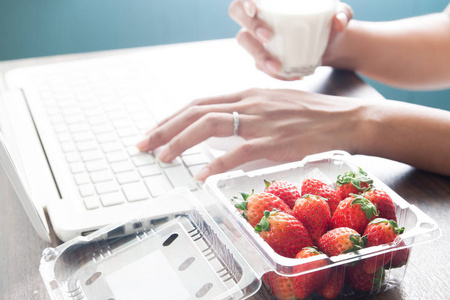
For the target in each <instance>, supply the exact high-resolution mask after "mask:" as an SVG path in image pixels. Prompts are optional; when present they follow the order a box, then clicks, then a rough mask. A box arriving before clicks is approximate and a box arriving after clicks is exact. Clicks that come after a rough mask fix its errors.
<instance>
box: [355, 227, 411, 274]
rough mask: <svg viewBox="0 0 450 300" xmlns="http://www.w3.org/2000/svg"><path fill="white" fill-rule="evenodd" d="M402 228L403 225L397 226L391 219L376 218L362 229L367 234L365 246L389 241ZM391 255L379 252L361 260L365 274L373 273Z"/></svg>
mask: <svg viewBox="0 0 450 300" xmlns="http://www.w3.org/2000/svg"><path fill="white" fill-rule="evenodd" d="M404 230H405V228H404V227H402V228H398V225H397V222H395V221H393V220H387V219H383V218H376V219H375V220H372V221H371V222H370V223H369V224H368V225H367V227H366V229H365V230H364V235H365V236H367V247H372V246H378V245H383V244H388V243H391V242H393V241H394V240H395V239H396V238H397V236H398V235H399V234H402V233H403V231H404ZM394 255H395V254H394ZM391 256H392V253H389V254H387V255H386V257H385V255H384V254H381V255H377V256H374V257H370V258H367V259H365V260H364V261H363V262H362V269H363V270H364V272H366V273H367V274H373V273H375V272H376V271H377V270H378V269H379V268H381V267H382V266H383V265H385V264H386V262H388V261H389V260H390V259H391Z"/></svg>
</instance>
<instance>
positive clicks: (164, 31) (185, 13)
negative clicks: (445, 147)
mask: <svg viewBox="0 0 450 300" xmlns="http://www.w3.org/2000/svg"><path fill="white" fill-rule="evenodd" d="M230 2H231V0H0V60H9V59H19V58H26V57H36V56H47V55H55V54H66V53H76V52H87V51H96V50H106V49H117V48H128V47H139V46H149V45H157V44H170V43H179V42H188V41H198V40H205V39H218V38H230V37H233V36H234V35H235V34H236V32H237V31H238V30H239V27H238V25H237V24H235V23H234V22H233V21H232V20H231V19H230V18H229V17H228V5H229V3H230ZM346 2H347V3H349V4H350V5H351V6H352V7H353V9H354V12H355V18H356V19H360V20H370V21H382V20H394V19H397V18H404V17H410V16H415V15H420V14H426V13H433V12H439V11H442V10H443V9H444V8H445V7H446V6H447V5H448V3H449V1H448V0H396V1H392V0H347V1H346ZM449 51H450V50H449ZM365 79H366V80H367V81H369V83H370V84H372V85H373V86H374V87H375V88H377V89H378V90H379V91H380V92H381V93H382V94H383V95H384V96H385V97H386V98H390V99H398V100H404V101H408V102H413V103H418V104H424V105H429V106H433V107H439V108H443V109H447V110H450V90H446V91H437V92H411V91H404V90H399V89H393V88H390V87H387V86H384V85H382V84H379V83H377V82H374V81H371V80H368V79H367V78H365Z"/></svg>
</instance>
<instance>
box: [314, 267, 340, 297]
mask: <svg viewBox="0 0 450 300" xmlns="http://www.w3.org/2000/svg"><path fill="white" fill-rule="evenodd" d="M343 286H344V267H342V266H337V267H333V268H330V269H329V270H328V277H327V279H326V281H325V284H324V285H322V286H321V287H320V288H318V289H317V290H316V294H318V295H320V296H322V297H324V298H326V299H335V298H336V297H337V296H338V295H339V293H340V292H341V290H342V287H343Z"/></svg>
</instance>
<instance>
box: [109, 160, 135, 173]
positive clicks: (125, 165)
mask: <svg viewBox="0 0 450 300" xmlns="http://www.w3.org/2000/svg"><path fill="white" fill-rule="evenodd" d="M111 169H112V170H113V172H114V173H122V172H127V171H132V170H133V169H134V167H133V164H132V163H131V161H129V160H126V161H120V162H115V163H112V164H111Z"/></svg>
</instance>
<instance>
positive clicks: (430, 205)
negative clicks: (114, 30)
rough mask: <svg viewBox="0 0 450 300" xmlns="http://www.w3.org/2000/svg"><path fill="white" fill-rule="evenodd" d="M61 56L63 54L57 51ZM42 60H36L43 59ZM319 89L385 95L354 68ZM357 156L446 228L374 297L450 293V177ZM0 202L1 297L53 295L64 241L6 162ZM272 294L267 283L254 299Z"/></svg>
mask: <svg viewBox="0 0 450 300" xmlns="http://www.w3.org/2000/svg"><path fill="white" fill-rule="evenodd" d="M94 55H97V54H94ZM71 57H75V58H78V57H80V56H79V55H75V56H71ZM56 60H57V61H59V60H64V58H61V57H58V58H56ZM41 61H42V60H37V62H38V63H39V62H41ZM44 61H48V60H44ZM29 63H32V64H34V63H35V61H34V60H24V61H17V62H5V63H2V64H0V70H5V69H9V68H11V67H13V66H20V65H28V64H29ZM249 87H250V86H249ZM317 91H319V92H323V93H328V94H333V95H344V96H353V97H361V98H365V97H370V98H382V97H381V96H380V95H379V94H378V93H377V92H376V91H375V90H373V89H372V88H371V87H370V86H368V85H366V84H364V83H363V82H362V81H361V80H360V79H359V78H358V77H356V76H355V75H354V74H352V73H348V72H340V71H339V72H338V71H333V72H330V73H329V74H326V75H325V76H324V78H323V84H322V85H321V86H320V88H318V89H317ZM355 158H356V159H358V160H359V162H360V163H359V165H360V166H362V167H363V168H364V169H366V170H367V171H370V172H371V173H373V174H374V175H375V176H377V177H378V178H379V179H380V180H381V181H383V182H384V183H385V184H387V185H388V186H389V187H391V188H392V189H393V190H395V191H396V192H397V193H398V194H399V195H400V196H402V197H403V198H404V199H406V200H407V201H408V202H410V203H412V204H415V205H417V206H418V207H419V208H420V209H422V210H423V211H424V212H425V213H426V214H428V215H429V216H430V217H432V218H433V219H434V220H435V221H437V223H438V224H439V226H440V228H441V229H442V232H443V235H442V237H441V238H440V239H439V240H437V241H435V242H432V243H427V244H422V245H417V246H414V248H413V251H412V257H411V259H410V262H409V264H408V270H407V272H406V277H405V279H404V281H403V282H402V283H401V284H400V285H399V286H398V287H396V288H394V289H392V290H390V291H387V292H384V293H382V294H380V295H375V296H372V297H371V298H370V299H390V300H391V299H394V300H398V299H408V300H409V299H450V288H449V287H448V281H449V280H450V270H449V267H450V263H449V261H450V251H449V250H448V248H447V247H450V235H449V233H448V232H449V230H450V220H449V218H448V217H447V214H448V212H450V178H449V177H444V176H439V175H435V174H430V173H427V172H422V171H419V170H416V169H414V168H412V167H410V166H407V165H404V164H401V163H398V162H394V161H390V160H385V159H381V158H375V157H367V156H356V157H355ZM0 207H2V208H1V209H2V210H3V213H2V217H0V299H10V300H15V299H49V296H48V295H47V292H46V290H45V286H44V284H43V282H42V280H41V277H40V274H39V270H38V268H39V260H40V256H41V253H42V250H43V249H44V248H46V247H49V246H56V245H58V243H59V241H58V240H57V239H56V238H53V242H52V243H51V244H48V243H46V242H44V241H42V240H41V239H40V238H39V237H38V235H37V234H36V233H35V231H34V229H33V227H32V225H31V223H30V222H29V220H28V218H27V216H26V214H25V212H24V210H23V208H22V206H21V204H20V202H19V200H18V199H17V196H16V194H15V192H14V190H13V188H12V187H11V185H10V183H9V181H8V179H7V178H6V175H5V173H4V170H3V168H0ZM271 298H272V297H271V296H270V294H269V293H268V291H267V290H266V289H265V288H264V287H262V288H261V290H260V291H259V292H258V293H257V294H256V295H254V296H253V297H252V298H251V299H254V300H260V299H271Z"/></svg>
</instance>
